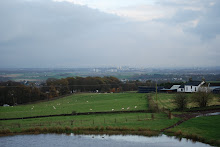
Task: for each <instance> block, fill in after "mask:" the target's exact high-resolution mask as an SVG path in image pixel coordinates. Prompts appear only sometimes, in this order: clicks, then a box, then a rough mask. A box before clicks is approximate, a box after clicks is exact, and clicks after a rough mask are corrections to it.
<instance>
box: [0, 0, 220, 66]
mask: <svg viewBox="0 0 220 147" xmlns="http://www.w3.org/2000/svg"><path fill="white" fill-rule="evenodd" d="M0 20H1V23H0V68H78V67H111V66H115V67H119V66H129V67H139V68H141V67H143V68H175V67H176V68H179V67H183V68H184V67H185V68H187V67H219V66H220V64H219V63H220V52H219V46H220V29H219V26H220V1H218V0H205V1H204V0H195V1H188V0H182V1H176V0H163V1H161V0H149V1H146V0H137V1H133V0H126V1H125V0H111V1H107V0H93V1H89V0H7V1H0Z"/></svg>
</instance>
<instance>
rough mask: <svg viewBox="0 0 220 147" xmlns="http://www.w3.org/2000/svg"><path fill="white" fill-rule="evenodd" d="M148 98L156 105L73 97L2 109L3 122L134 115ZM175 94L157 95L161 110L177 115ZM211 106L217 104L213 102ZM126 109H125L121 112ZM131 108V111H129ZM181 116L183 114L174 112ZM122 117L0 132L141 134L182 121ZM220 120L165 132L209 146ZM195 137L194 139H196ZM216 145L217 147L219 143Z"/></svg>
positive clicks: (137, 96)
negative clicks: (101, 130)
mask: <svg viewBox="0 0 220 147" xmlns="http://www.w3.org/2000/svg"><path fill="white" fill-rule="evenodd" d="M147 95H151V96H152V97H153V99H154V101H155V102H156V98H155V95H154V94H153V95H152V94H143V93H106V94H105V93H102V94H96V93H83V94H73V95H71V96H67V97H64V98H60V99H57V100H51V101H47V102H39V103H35V104H29V105H20V106H14V107H0V118H14V117H27V116H37V115H51V114H63V113H72V112H73V111H75V112H103V111H112V109H114V111H127V110H129V111H131V110H148V101H147ZM173 97H174V94H166V93H160V94H158V104H159V107H160V108H162V107H164V108H168V109H170V110H173V111H175V106H174V105H173V103H172V99H173ZM212 104H218V105H219V102H218V101H217V99H214V100H213V102H212ZM122 108H124V109H122ZM127 108H129V109H127ZM172 113H181V112H172ZM153 116H154V118H152V113H123V114H93V115H80V116H65V117H64V116H59V117H47V118H34V119H24V120H22V119H20V120H5V121H0V130H5V129H9V130H11V131H12V132H21V131H22V130H24V129H28V128H36V127H40V128H50V127H63V128H65V127H71V128H75V127H85V128H86V127H94V128H95V127H96V126H98V127H107V126H110V127H127V128H129V129H135V130H138V129H139V128H142V129H149V130H155V131H160V130H161V129H163V128H167V127H169V126H171V125H173V124H175V123H176V122H178V121H179V120H180V118H175V117H174V118H172V119H169V118H168V115H167V114H165V113H154V114H153ZM219 120H220V116H209V117H199V118H193V119H190V120H188V121H186V122H184V123H182V124H181V125H179V126H177V127H175V128H173V129H168V130H166V131H167V132H173V133H174V134H175V132H181V134H182V135H183V136H187V135H190V134H196V136H197V137H198V136H199V137H201V138H202V139H205V140H206V142H210V141H211V140H214V143H215V144H220V143H218V141H219V138H220V136H219V133H218V132H219V131H218V130H219V129H220V126H219V123H218V122H219ZM194 136H195V135H194ZM216 142H217V143H216Z"/></svg>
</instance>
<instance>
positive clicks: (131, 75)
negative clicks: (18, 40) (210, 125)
mask: <svg viewBox="0 0 220 147" xmlns="http://www.w3.org/2000/svg"><path fill="white" fill-rule="evenodd" d="M88 76H92V77H96V76H99V77H104V76H114V77H116V78H118V79H119V80H121V81H122V82H126V81H136V80H138V81H140V82H146V81H157V82H158V83H160V82H186V81H188V80H189V78H192V79H193V80H198V81H201V80H202V79H205V80H206V81H220V67H195V68H134V67H128V66H119V67H98V68H8V69H0V81H8V80H12V81H17V82H36V83H40V82H43V81H45V80H47V79H48V78H56V79H61V78H66V77H88Z"/></svg>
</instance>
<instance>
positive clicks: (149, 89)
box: [138, 86, 162, 93]
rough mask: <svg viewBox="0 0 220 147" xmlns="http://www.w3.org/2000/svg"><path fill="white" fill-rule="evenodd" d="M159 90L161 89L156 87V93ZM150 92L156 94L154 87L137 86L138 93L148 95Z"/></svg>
mask: <svg viewBox="0 0 220 147" xmlns="http://www.w3.org/2000/svg"><path fill="white" fill-rule="evenodd" d="M161 89H162V87H157V91H158V92H159V91H160V90H161ZM150 92H156V87H148V86H139V87H138V93H150Z"/></svg>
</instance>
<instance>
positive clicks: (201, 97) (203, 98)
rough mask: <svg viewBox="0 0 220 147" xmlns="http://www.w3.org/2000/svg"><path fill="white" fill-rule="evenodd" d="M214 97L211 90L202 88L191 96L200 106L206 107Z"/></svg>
mask: <svg viewBox="0 0 220 147" xmlns="http://www.w3.org/2000/svg"><path fill="white" fill-rule="evenodd" d="M212 99H213V96H212V93H211V92H210V90H201V89H199V91H198V92H196V93H194V94H193V95H192V97H191V101H192V102H195V103H196V104H197V105H198V106H199V107H206V106H208V104H209V103H210V101H211V100H212Z"/></svg>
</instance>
